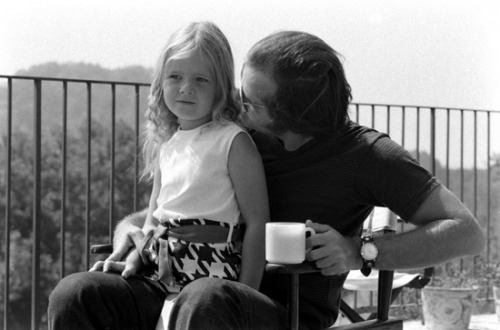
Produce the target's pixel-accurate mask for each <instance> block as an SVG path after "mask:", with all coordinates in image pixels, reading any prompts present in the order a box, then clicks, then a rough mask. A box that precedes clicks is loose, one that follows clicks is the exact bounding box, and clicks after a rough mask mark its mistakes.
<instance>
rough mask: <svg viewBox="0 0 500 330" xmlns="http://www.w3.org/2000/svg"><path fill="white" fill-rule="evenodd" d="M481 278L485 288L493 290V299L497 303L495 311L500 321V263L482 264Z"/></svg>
mask: <svg viewBox="0 0 500 330" xmlns="http://www.w3.org/2000/svg"><path fill="white" fill-rule="evenodd" d="M480 272H481V273H480V276H479V278H481V280H482V281H483V282H485V283H484V286H485V287H491V288H492V289H493V298H494V301H495V311H496V314H497V318H498V320H499V321H500V263H498V262H486V263H481V266H480Z"/></svg>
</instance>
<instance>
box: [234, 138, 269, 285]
mask: <svg viewBox="0 0 500 330" xmlns="http://www.w3.org/2000/svg"><path fill="white" fill-rule="evenodd" d="M228 169H229V176H230V177H231V181H232V183H233V186H234V190H235V194H236V199H237V201H238V206H239V208H240V211H241V214H242V216H243V219H244V221H245V227H246V229H245V236H244V239H243V251H242V260H241V272H240V277H239V282H241V283H244V284H247V285H249V286H250V287H252V288H254V289H256V290H258V289H259V286H260V281H261V280H262V275H263V273H264V267H265V264H266V261H265V237H264V236H265V225H266V222H268V221H269V204H268V198H267V187H266V180H265V175H264V166H263V165H262V160H261V158H260V155H259V152H258V151H257V148H256V147H255V145H254V144H253V143H252V140H251V139H250V137H249V136H248V135H247V134H245V133H240V134H238V135H237V136H236V137H235V139H234V141H233V143H232V145H231V149H230V151H229V160H228Z"/></svg>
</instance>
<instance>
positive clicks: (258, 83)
mask: <svg viewBox="0 0 500 330" xmlns="http://www.w3.org/2000/svg"><path fill="white" fill-rule="evenodd" d="M277 91H278V84H277V83H276V81H275V80H274V78H273V75H272V74H271V73H268V72H266V71H265V70H257V69H255V68H253V67H251V66H249V65H245V66H244V67H243V70H242V71H241V98H242V100H241V101H242V102H243V109H242V114H241V120H242V121H243V124H244V125H245V126H246V127H248V128H252V129H255V130H256V131H258V132H261V133H264V134H271V135H274V134H273V132H272V131H271V127H272V119H271V117H270V116H269V109H267V107H266V106H265V105H264V104H265V100H269V99H271V98H273V96H274V95H275V94H276V92H277Z"/></svg>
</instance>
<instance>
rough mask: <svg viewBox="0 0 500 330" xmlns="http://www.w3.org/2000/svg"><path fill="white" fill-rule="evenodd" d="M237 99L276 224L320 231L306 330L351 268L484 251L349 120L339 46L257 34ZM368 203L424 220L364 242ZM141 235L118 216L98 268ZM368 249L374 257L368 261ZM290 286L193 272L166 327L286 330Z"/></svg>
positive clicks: (405, 156)
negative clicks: (109, 251) (111, 246)
mask: <svg viewBox="0 0 500 330" xmlns="http://www.w3.org/2000/svg"><path fill="white" fill-rule="evenodd" d="M240 97H241V102H242V108H243V111H242V115H241V117H242V121H243V123H244V124H245V126H247V127H248V128H250V129H252V130H253V134H252V137H253V139H254V142H255V143H256V145H257V147H258V149H259V152H260V153H261V155H262V158H263V162H264V166H265V170H266V180H267V185H268V191H269V202H270V210H271V220H272V221H300V222H306V225H307V226H309V227H312V228H313V229H314V230H315V231H316V235H313V236H311V237H310V238H308V240H307V245H308V247H310V248H312V250H311V251H310V252H308V253H307V256H306V258H307V260H309V261H312V262H314V263H315V265H316V266H317V267H318V268H319V269H320V270H321V272H320V273H314V274H305V275H303V276H301V279H300V282H301V291H300V302H299V304H300V326H301V328H304V329H319V328H325V327H327V326H329V325H331V324H332V323H333V322H334V321H335V319H336V318H337V315H338V309H339V303H340V293H341V288H342V285H343V282H344V280H345V277H346V276H347V273H348V272H349V271H350V270H353V269H362V270H363V271H364V272H367V273H368V272H369V270H370V268H371V267H375V268H377V269H405V268H419V267H425V266H429V265H434V264H437V263H441V262H443V261H446V260H450V259H453V258H456V257H460V256H465V255H474V254H478V253H480V251H481V250H482V249H483V246H484V237H483V233H482V230H481V228H480V226H479V224H478V222H477V220H476V219H474V217H473V216H472V214H471V213H470V211H469V210H468V209H467V208H466V207H465V206H464V205H463V204H462V203H461V202H460V201H459V199H458V198H457V197H456V196H455V195H453V194H452V193H451V192H450V191H449V190H448V189H447V188H446V187H444V186H443V185H442V184H441V183H440V182H439V181H438V180H437V179H436V178H435V177H433V176H432V175H431V174H430V173H429V172H428V171H426V170H425V169H424V168H422V167H421V166H420V165H419V164H418V163H417V162H416V161H415V160H414V159H413V158H412V157H411V156H410V155H409V153H408V152H406V151H405V150H404V149H403V148H402V147H401V146H399V145H397V144H396V143H394V142H393V141H392V140H390V138H389V137H388V136H387V135H385V134H381V133H378V132H376V131H374V130H372V129H369V128H366V127H362V126H359V125H357V124H355V123H353V122H351V121H350V120H349V118H348V105H349V102H350V99H351V91H350V86H349V84H348V83H347V81H346V78H345V75H344V71H343V67H342V64H341V62H340V60H339V58H338V56H337V53H336V52H335V51H334V50H333V49H332V48H331V47H330V46H328V45H327V44H326V43H324V42H323V41H322V40H321V39H319V38H317V37H315V36H313V35H310V34H307V33H302V32H294V31H285V32H279V33H274V34H271V35H270V36H268V37H266V38H264V39H263V40H261V41H259V42H258V43H257V44H255V45H254V46H253V48H252V49H251V50H250V52H249V54H248V57H247V60H246V62H245V64H244V67H243V70H242V75H241V91H240ZM373 206H386V207H388V208H389V209H391V210H392V211H393V212H395V213H396V214H398V215H399V216H400V217H401V218H402V219H404V220H405V221H407V222H410V223H412V224H414V225H416V227H417V228H416V229H415V230H413V231H411V232H406V233H402V234H398V235H389V236H384V237H377V238H374V239H373V238H372V239H368V240H366V241H365V240H363V242H362V241H361V239H360V238H359V233H360V229H361V226H362V223H363V221H364V219H365V218H366V217H367V216H368V214H369V213H370V212H371V210H372V209H373ZM132 218H135V220H136V221H138V220H140V218H141V217H140V216H138V215H135V216H133V217H132ZM308 219H310V220H308ZM306 220H307V221H306ZM141 236H142V234H141V232H140V229H139V227H136V226H134V225H133V221H125V222H123V223H121V224H120V225H119V226H118V228H117V232H116V239H115V253H114V254H113V255H112V256H111V257H110V258H109V259H108V261H107V262H106V263H105V264H104V265H102V264H101V265H97V266H98V267H102V266H103V267H104V269H105V270H107V271H113V270H119V269H120V267H121V264H120V263H117V262H114V261H113V260H120V258H121V257H122V255H123V253H124V252H125V251H126V250H128V248H129V247H130V246H131V244H132V243H131V242H137V241H138V240H140V238H141ZM364 246H370V247H372V248H374V249H373V250H374V251H375V255H372V256H371V257H367V256H366V255H365V257H362V254H361V250H362V249H364V248H363V247H364ZM377 251H378V253H376V252H377ZM283 284H284V283H283V281H282V279H280V278H276V277H274V276H271V275H269V274H265V276H264V279H263V281H262V284H261V287H260V292H258V291H256V290H253V289H251V288H249V287H247V286H245V285H242V284H240V283H236V282H229V281H224V280H218V279H208V278H207V279H200V280H197V281H195V282H193V283H191V284H190V285H188V286H186V287H185V288H184V289H183V291H182V292H181V293H180V294H179V296H178V299H177V302H176V304H175V305H174V307H173V310H172V313H171V318H170V320H171V321H170V327H171V328H175V329H280V328H282V329H285V328H287V318H286V310H285V308H284V305H285V297H286V295H285V290H286V287H285V286H284V285H283ZM87 291H90V290H87ZM87 291H85V292H87ZM96 291H97V290H96ZM101 295H102V292H101ZM95 296H97V294H95ZM96 299H97V298H96ZM78 308H80V307H78Z"/></svg>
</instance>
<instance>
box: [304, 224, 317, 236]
mask: <svg viewBox="0 0 500 330" xmlns="http://www.w3.org/2000/svg"><path fill="white" fill-rule="evenodd" d="M315 234H316V231H315V230H314V229H312V228H309V227H306V238H308V237H311V236H312V235H315Z"/></svg>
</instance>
